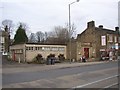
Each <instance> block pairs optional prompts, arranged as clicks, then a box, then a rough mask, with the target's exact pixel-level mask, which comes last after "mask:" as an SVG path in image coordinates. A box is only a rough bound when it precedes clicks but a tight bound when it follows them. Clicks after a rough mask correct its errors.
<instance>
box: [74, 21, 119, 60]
mask: <svg viewBox="0 0 120 90" xmlns="http://www.w3.org/2000/svg"><path fill="white" fill-rule="evenodd" d="M118 33H119V27H115V30H111V29H106V28H104V27H103V25H100V26H99V27H96V26H95V22H94V21H90V22H88V23H87V28H86V29H85V30H84V31H83V32H82V33H81V34H78V36H77V42H76V43H77V44H76V45H77V54H76V58H77V60H79V59H80V56H81V55H85V57H86V58H93V57H94V58H96V60H97V59H99V58H100V57H101V52H102V51H106V52H109V50H111V49H115V50H118V44H119V43H120V36H119V35H118Z"/></svg>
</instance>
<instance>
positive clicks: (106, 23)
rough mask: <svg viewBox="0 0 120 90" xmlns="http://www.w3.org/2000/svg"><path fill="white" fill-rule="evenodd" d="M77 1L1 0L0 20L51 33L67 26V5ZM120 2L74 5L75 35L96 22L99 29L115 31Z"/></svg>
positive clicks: (91, 0) (98, 0) (89, 1)
mask: <svg viewBox="0 0 120 90" xmlns="http://www.w3.org/2000/svg"><path fill="white" fill-rule="evenodd" d="M74 1H75V0H1V1H0V21H3V20H5V19H10V20H12V21H13V23H14V24H17V23H19V22H24V23H26V24H27V25H28V27H29V30H30V31H31V32H33V33H35V32H37V31H42V32H45V31H51V30H53V28H54V27H55V26H65V24H66V23H68V4H70V3H71V2H74ZM118 1H119V0H80V1H79V2H76V3H74V4H72V5H71V23H74V24H75V26H76V34H79V33H81V32H82V31H84V30H85V29H86V27H87V22H89V21H92V20H93V21H95V25H96V27H98V26H99V25H103V27H104V28H108V29H113V30H114V28H115V27H116V26H118Z"/></svg>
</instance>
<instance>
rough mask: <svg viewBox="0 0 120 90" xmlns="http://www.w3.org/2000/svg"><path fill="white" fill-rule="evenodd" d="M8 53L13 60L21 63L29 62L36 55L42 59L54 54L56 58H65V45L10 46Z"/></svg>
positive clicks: (35, 44) (30, 44)
mask: <svg viewBox="0 0 120 90" xmlns="http://www.w3.org/2000/svg"><path fill="white" fill-rule="evenodd" d="M10 51H11V57H12V59H13V60H17V61H18V60H20V61H22V62H31V61H32V60H33V59H34V58H35V57H36V56H37V55H38V54H41V55H42V57H43V58H47V56H48V55H49V54H55V56H56V57H58V55H60V54H62V55H64V57H65V58H66V45H53V44H52V45H50V44H38V43H25V44H16V45H12V46H11V47H10Z"/></svg>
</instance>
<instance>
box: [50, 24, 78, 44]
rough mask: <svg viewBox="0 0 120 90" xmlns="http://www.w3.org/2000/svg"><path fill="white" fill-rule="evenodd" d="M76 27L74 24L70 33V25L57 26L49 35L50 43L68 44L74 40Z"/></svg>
mask: <svg viewBox="0 0 120 90" xmlns="http://www.w3.org/2000/svg"><path fill="white" fill-rule="evenodd" d="M75 29H76V27H75V25H74V24H72V26H71V30H70V32H69V29H68V25H65V26H55V27H54V29H53V31H52V32H51V33H49V39H48V40H49V41H50V42H51V43H58V44H66V43H67V42H68V41H69V39H70V38H73V37H74V36H73V33H74V32H75Z"/></svg>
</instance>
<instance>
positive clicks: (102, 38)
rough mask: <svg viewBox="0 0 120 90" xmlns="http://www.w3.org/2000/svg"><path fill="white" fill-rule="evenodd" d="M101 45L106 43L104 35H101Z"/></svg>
mask: <svg viewBox="0 0 120 90" xmlns="http://www.w3.org/2000/svg"><path fill="white" fill-rule="evenodd" d="M101 45H102V46H105V45H106V36H101Z"/></svg>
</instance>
